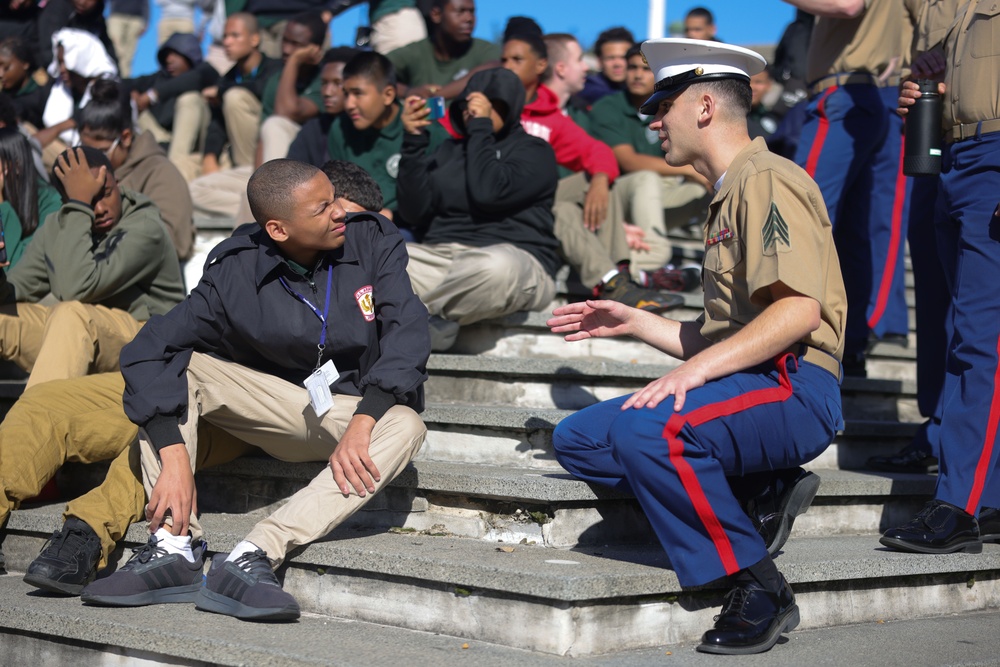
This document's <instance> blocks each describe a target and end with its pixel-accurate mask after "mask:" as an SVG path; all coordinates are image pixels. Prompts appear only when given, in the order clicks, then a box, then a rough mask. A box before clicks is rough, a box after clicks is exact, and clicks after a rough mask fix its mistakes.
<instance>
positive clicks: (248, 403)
mask: <svg viewBox="0 0 1000 667" xmlns="http://www.w3.org/2000/svg"><path fill="white" fill-rule="evenodd" d="M187 377H188V414H187V419H186V420H185V421H184V423H182V424H181V436H182V439H183V440H184V442H185V444H186V445H187V448H188V451H189V452H190V454H191V461H192V468H194V467H196V466H197V461H198V459H199V457H201V456H205V455H206V454H205V452H203V451H202V450H203V449H204V448H205V447H206V446H210V444H209V443H202V442H199V439H198V437H199V436H198V424H199V423H201V422H202V421H203V420H204V421H206V422H208V423H210V424H212V425H214V426H215V427H217V428H220V429H222V430H224V431H226V432H227V433H229V434H230V435H232V436H233V437H236V438H238V439H239V440H242V441H245V442H247V443H248V444H251V445H253V446H255V447H259V448H260V449H262V450H264V451H265V452H267V453H268V454H270V455H271V456H273V457H275V458H277V459H280V460H282V461H325V460H327V459H328V458H329V457H330V455H331V454H332V453H333V450H334V448H335V447H336V445H337V443H338V442H339V440H340V438H341V437H342V436H343V434H344V431H345V430H346V429H347V425H348V423H349V422H350V420H351V417H352V416H353V415H354V411H355V410H356V409H357V406H358V402H360V400H361V399H360V398H359V397H357V396H344V395H340V394H337V395H335V396H334V405H333V407H332V408H331V409H330V411H329V412H327V413H326V414H325V415H324V416H323V417H322V418H319V417H316V415H315V414H314V413H313V411H312V408H311V407H310V406H309V396H308V393H307V392H306V389H305V387H303V386H301V385H293V384H291V383H288V382H285V381H284V380H281V379H278V378H276V377H274V376H273V375H268V374H266V373H260V372H258V371H254V370H251V369H249V368H246V367H244V366H240V365H239V364H235V363H232V362H227V361H221V360H219V359H215V358H213V357H209V356H207V355H204V354H200V353H197V352H196V353H195V354H194V355H192V357H191V362H190V364H189V365H188V370H187ZM425 433H426V428H425V427H424V423H423V421H421V419H420V417H419V416H418V415H417V413H416V412H414V411H413V410H411V409H410V408H408V407H405V406H402V405H396V406H394V407H392V408H390V409H389V411H388V412H386V413H385V415H384V416H383V417H382V418H381V419H379V420H378V422H377V423H376V424H375V429H374V430H373V431H372V436H371V444H370V445H369V449H368V454H369V456H370V457H371V459H372V461H374V463H375V466H376V467H377V468H378V470H379V472H380V473H381V481H379V482H376V484H375V489H376V492H378V491H380V490H381V489H382V488H383V487H384V486H385V485H386V484H388V483H389V482H390V481H392V479H393V478H395V477H396V475H398V474H399V472H400V471H401V470H402V469H403V468H404V467H405V466H406V464H407V463H409V461H410V459H412V458H413V456H414V455H415V454H416V453H417V450H419V449H420V445H421V444H423V441H424V435H425ZM139 440H140V450H141V453H142V471H143V479H144V481H145V485H146V491H147V493H148V492H151V491H152V489H153V486H154V485H155V484H156V480H157V479H158V478H159V475H160V470H161V466H160V460H159V457H158V456H157V454H156V451H155V450H154V449H153V447H152V445H150V443H149V441H148V440H147V439H146V438H145V434H144V432H142V431H140V434H139ZM373 495H374V494H366V495H365V496H364V497H361V496H359V495H357V492H355V491H354V489H353V488H352V489H351V492H350V494H349V495H347V496H345V495H344V494H342V493H341V492H340V489H339V488H337V485H336V483H335V482H334V480H333V473H332V472H331V470H330V468H329V467H326V468H324V469H323V470H322V471H321V472H320V473H319V474H318V475H317V476H316V477H315V478H313V480H312V481H311V482H309V484H308V485H307V486H306V487H305V488H303V489H301V490H300V491H298V492H297V493H295V494H294V495H292V497H291V498H289V499H288V502H287V503H285V504H284V505H282V506H281V507H280V508H279V509H278V510H277V511H275V512H274V513H273V514H272V515H271V516H269V517H267V518H266V519H264V520H263V521H261V522H260V523H258V524H257V525H256V526H255V527H254V528H253V530H251V531H250V534H249V535H247V536H246V539H247V540H249V541H250V542H253V543H254V544H255V545H257V546H258V547H260V548H261V549H263V550H264V551H266V552H267V555H268V557H269V558H270V559H271V560H272V562H275V563H280V562H281V561H282V560H284V558H285V554H286V553H287V552H288V550H289V549H290V548H291V547H293V546H298V545H303V544H309V543H310V542H314V541H315V540H317V539H319V538H321V537H323V536H324V535H326V534H327V533H329V532H330V531H331V530H333V529H334V528H335V527H336V526H338V525H339V524H340V523H341V522H342V521H344V520H345V519H346V518H347V517H349V516H350V515H351V514H353V513H354V512H355V511H357V510H358V509H360V508H361V507H362V506H363V505H364V504H365V503H367V502H368V501H369V500H370V499H371V498H372V496H373ZM191 534H192V535H193V536H194V537H200V536H201V534H202V529H201V526H200V525H199V524H198V522H197V518H196V517H194V516H192V517H191Z"/></svg>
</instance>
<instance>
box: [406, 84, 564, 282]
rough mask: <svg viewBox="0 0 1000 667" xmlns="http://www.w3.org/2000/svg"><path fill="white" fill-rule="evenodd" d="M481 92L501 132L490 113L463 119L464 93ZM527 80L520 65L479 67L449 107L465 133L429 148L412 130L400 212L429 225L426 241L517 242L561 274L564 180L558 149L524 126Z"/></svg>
mask: <svg viewBox="0 0 1000 667" xmlns="http://www.w3.org/2000/svg"><path fill="white" fill-rule="evenodd" d="M473 92H481V93H483V94H484V95H486V97H487V98H488V99H489V100H490V101H491V102H492V103H493V107H494V108H495V109H496V110H497V111H498V113H500V116H501V118H502V119H503V127H502V128H501V129H500V131H499V132H497V133H496V134H494V133H493V124H492V121H491V120H490V119H489V118H473V119H471V120H470V121H469V123H468V127H466V124H465V122H464V121H463V119H462V112H463V111H464V109H465V102H464V100H465V98H466V97H468V96H469V95H470V94H471V93H473ZM523 108H524V86H523V85H522V84H521V80H520V79H518V78H517V75H515V74H514V73H513V72H510V71H508V70H505V69H499V68H497V69H490V70H484V71H482V72H477V73H476V74H474V75H473V76H472V78H470V79H469V83H468V85H467V86H466V88H465V90H464V91H463V92H462V94H461V95H460V96H459V98H458V99H457V101H456V102H454V103H452V105H451V107H450V109H449V118H450V121H451V125H452V127H453V128H454V129H455V131H456V132H458V133H459V134H460V135H463V136H464V137H465V138H463V139H449V140H447V141H445V142H444V143H443V144H442V145H441V146H440V147H438V149H437V150H435V151H433V152H432V153H431V154H430V155H425V154H424V150H425V149H426V147H427V146H428V144H429V142H430V134H429V133H428V132H421V133H420V134H419V135H413V134H410V133H408V132H407V133H405V136H404V138H403V151H402V157H401V159H400V163H399V176H398V178H397V180H396V188H397V197H398V203H399V213H400V215H401V216H402V218H403V219H404V220H405V221H406V222H407V223H409V224H410V225H412V226H413V227H414V228H416V229H418V230H420V229H426V230H427V231H426V234H425V235H424V243H463V244H466V245H470V246H475V247H485V246H490V245H496V244H500V243H511V244H513V245H515V246H517V247H518V248H520V249H522V250H524V251H526V252H528V253H530V254H531V255H533V256H534V257H535V258H536V259H537V260H538V261H539V262H540V263H541V264H542V266H544V267H545V269H546V270H547V271H548V272H549V273H550V274H551V275H554V274H555V272H556V270H557V269H558V268H559V265H560V263H561V262H560V259H559V255H558V248H559V242H558V241H556V239H555V236H553V234H552V225H553V219H552V201H553V198H554V196H555V190H556V183H557V180H558V174H557V168H556V160H555V154H554V153H553V152H552V148H551V147H550V146H549V145H548V144H546V143H545V142H544V141H543V140H541V139H539V138H537V137H532V136H531V135H529V134H528V133H527V132H525V131H524V128H523V127H521V112H522V110H523Z"/></svg>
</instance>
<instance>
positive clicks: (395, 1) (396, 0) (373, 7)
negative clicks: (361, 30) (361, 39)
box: [368, 0, 417, 25]
mask: <svg viewBox="0 0 1000 667" xmlns="http://www.w3.org/2000/svg"><path fill="white" fill-rule="evenodd" d="M416 6H417V3H416V0H370V2H369V3H368V25H372V24H373V23H375V21H378V20H379V19H380V18H382V17H383V16H386V15H388V14H392V13H393V12H398V11H399V10H400V9H406V8H407V7H416Z"/></svg>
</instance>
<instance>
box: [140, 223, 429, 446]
mask: <svg viewBox="0 0 1000 667" xmlns="http://www.w3.org/2000/svg"><path fill="white" fill-rule="evenodd" d="M347 221H348V223H347V232H346V237H347V241H346V243H345V244H344V245H343V246H342V247H341V248H339V249H338V250H334V251H331V252H329V253H326V255H324V256H323V257H322V258H321V260H320V262H319V263H318V265H317V267H316V268H315V270H314V271H313V275H312V276H311V277H310V278H306V277H305V276H302V275H300V274H298V273H296V272H295V271H293V270H292V268H291V267H290V266H289V265H288V263H287V261H286V260H285V258H284V256H283V255H281V253H280V252H279V251H278V248H277V246H276V245H275V244H274V242H273V241H271V239H270V237H269V236H268V235H267V234H266V233H265V232H263V231H262V230H260V228H259V227H258V226H257V225H256V223H251V224H249V225H243V226H242V227H240V228H239V229H238V230H237V231H236V232H235V233H234V235H233V236H232V237H231V238H229V239H226V240H225V241H223V242H222V243H220V244H219V245H218V246H216V247H215V249H213V250H212V252H211V253H210V254H209V257H208V261H207V262H206V264H205V273H204V275H203V276H202V279H201V282H200V283H199V284H198V286H197V287H195V289H194V290H193V291H192V292H191V294H190V296H188V298H187V299H185V300H184V301H183V302H182V303H181V304H179V305H178V306H177V307H175V308H174V309H173V310H171V311H170V312H169V313H167V314H166V315H164V316H157V317H153V318H151V319H150V320H149V322H147V323H146V325H145V326H144V327H143V328H142V329H141V330H140V332H139V334H138V335H137V336H136V337H135V339H134V340H133V341H132V342H131V343H129V344H128V345H127V346H125V348H124V349H123V350H122V354H121V370H122V375H124V376H125V396H124V403H125V413H126V414H127V415H128V417H129V419H131V420H132V421H133V422H134V423H136V424H138V425H139V426H142V427H144V428H145V429H146V433H147V434H148V436H149V438H150V441H151V443H152V445H153V447H154V448H156V449H157V450H159V449H161V448H163V447H166V446H169V445H172V444H175V443H179V442H181V437H180V429H179V427H178V424H179V422H180V420H181V419H183V418H185V416H186V415H187V408H188V406H187V397H188V387H187V375H186V373H185V369H186V368H187V365H188V362H189V360H190V358H191V353H192V352H195V351H197V352H204V353H207V354H212V355H214V356H216V357H218V358H220V359H225V360H227V361H232V362H235V363H238V364H241V365H243V366H246V367H247V368H251V369H254V370H257V371H260V372H262V373H269V374H271V375H274V376H275V377H277V378H281V379H283V380H286V381H288V382H291V383H293V384H295V385H297V386H302V381H303V380H305V379H306V377H307V376H308V375H309V374H310V373H311V372H312V371H313V369H314V368H315V367H316V354H317V345H318V343H319V340H320V334H321V332H322V324H321V322H320V320H319V318H318V317H317V316H316V315H315V314H314V313H313V311H312V310H311V309H310V308H309V307H308V306H306V305H305V304H304V303H302V302H301V301H300V300H299V299H298V298H296V297H295V296H293V295H292V294H290V293H289V292H288V290H286V288H285V286H284V285H282V282H281V280H280V278H284V281H285V283H287V285H288V287H289V288H290V289H292V290H294V291H295V292H296V293H298V294H300V295H302V296H304V297H305V298H306V299H308V300H309V301H310V302H312V303H313V304H314V305H315V306H316V307H317V308H318V309H319V311H320V312H322V311H323V306H324V303H325V299H326V291H327V289H326V286H327V280H328V274H329V273H331V272H332V285H333V288H332V291H331V298H330V311H329V317H328V322H329V328H328V331H327V340H326V349H325V350H324V352H323V362H324V363H325V362H326V361H327V360H328V359H332V360H333V363H334V364H336V366H337V370H338V371H339V373H340V378H339V379H338V380H337V381H336V382H334V383H333V385H331V387H330V389H331V391H332V392H333V393H334V394H348V395H352V396H361V397H362V399H361V402H360V403H359V404H358V408H357V414H365V415H370V416H371V417H373V418H374V419H376V420H377V419H380V418H381V417H382V415H384V414H385V412H386V410H388V409H389V408H391V407H392V406H393V405H396V404H402V405H407V406H409V407H411V408H413V409H414V410H416V411H418V412H419V411H421V410H423V404H424V395H423V383H424V380H426V379H427V374H426V370H425V366H426V363H427V358H428V356H429V355H430V337H429V335H428V331H427V309H426V308H424V306H423V304H422V303H420V300H419V299H418V298H417V297H416V296H415V295H414V293H413V289H412V288H411V287H410V280H409V278H408V277H407V275H406V262H407V256H406V244H405V242H404V241H403V237H402V236H400V234H399V231H398V230H397V229H396V227H395V226H394V225H393V224H392V223H391V222H389V221H388V220H386V219H385V218H383V217H382V216H380V215H377V214H375V213H354V214H350V215H348V217H347ZM366 295H370V299H371V300H370V301H368V300H367V299H366ZM368 304H373V308H369V306H368ZM366 311H367V312H366ZM306 407H307V406H305V405H303V408H306Z"/></svg>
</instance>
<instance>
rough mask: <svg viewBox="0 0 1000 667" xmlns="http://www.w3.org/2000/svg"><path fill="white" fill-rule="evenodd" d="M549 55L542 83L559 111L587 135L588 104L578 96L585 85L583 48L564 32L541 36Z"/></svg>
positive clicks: (585, 73) (585, 70)
mask: <svg viewBox="0 0 1000 667" xmlns="http://www.w3.org/2000/svg"><path fill="white" fill-rule="evenodd" d="M542 39H544V40H545V49H546V51H548V54H549V67H548V69H547V70H545V73H544V74H542V83H543V84H544V85H545V87H546V88H548V89H549V90H551V91H552V92H553V93H554V94H555V96H556V99H557V100H558V106H559V109H561V110H562V112H563V113H565V114H566V115H567V116H569V117H570V118H572V119H573V122H574V123H576V124H577V125H579V126H580V127H582V128H583V129H584V130H586V131H587V132H589V131H590V116H588V115H587V110H588V109H589V108H590V105H589V104H587V103H586V102H585V101H584V100H583V98H581V97H580V92H581V91H582V90H583V87H584V86H585V85H586V83H587V63H586V61H584V59H583V47H582V46H580V42H578V41H577V39H576V37H574V36H573V35H571V34H569V33H566V32H554V33H550V34H548V35H544V36H543V37H542Z"/></svg>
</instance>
